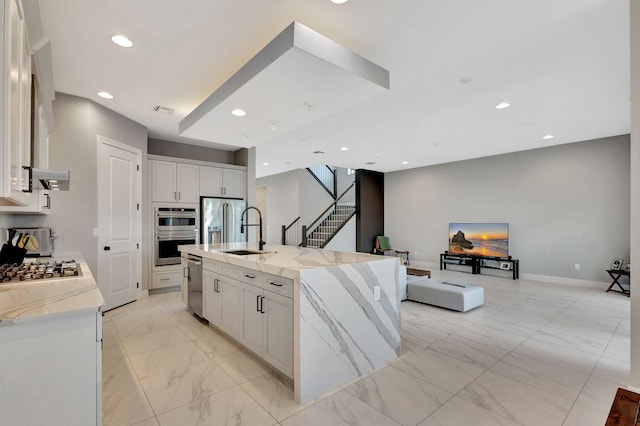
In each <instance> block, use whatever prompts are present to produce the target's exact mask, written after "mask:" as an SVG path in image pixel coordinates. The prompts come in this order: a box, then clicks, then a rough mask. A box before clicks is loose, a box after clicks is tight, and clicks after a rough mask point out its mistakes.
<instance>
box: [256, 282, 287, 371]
mask: <svg viewBox="0 0 640 426" xmlns="http://www.w3.org/2000/svg"><path fill="white" fill-rule="evenodd" d="M262 297H263V299H262V304H261V307H262V358H263V359H264V360H265V361H267V362H268V363H269V364H271V365H273V366H274V367H276V368H277V369H278V370H280V371H281V372H283V373H284V374H286V375H287V377H290V378H293V299H291V298H289V297H285V296H281V295H279V294H275V293H273V292H271V291H268V290H264V292H263V296H262Z"/></svg>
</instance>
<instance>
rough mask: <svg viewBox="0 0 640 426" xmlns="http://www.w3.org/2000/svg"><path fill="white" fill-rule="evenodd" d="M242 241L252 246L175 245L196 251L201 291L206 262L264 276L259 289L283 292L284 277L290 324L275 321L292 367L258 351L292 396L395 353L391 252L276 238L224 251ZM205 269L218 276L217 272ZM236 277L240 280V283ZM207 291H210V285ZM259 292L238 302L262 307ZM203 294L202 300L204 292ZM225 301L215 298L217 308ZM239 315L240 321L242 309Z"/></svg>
mask: <svg viewBox="0 0 640 426" xmlns="http://www.w3.org/2000/svg"><path fill="white" fill-rule="evenodd" d="M245 248H247V249H249V250H256V247H254V246H253V245H250V244H249V245H247V244H245V243H231V244H215V245H188V246H180V250H181V252H182V253H183V256H184V255H186V254H192V255H196V256H201V257H202V258H203V264H204V269H205V272H204V273H205V285H204V290H203V292H207V288H208V287H207V279H206V274H207V273H208V272H207V269H208V268H212V267H219V268H225V267H226V268H228V269H227V270H229V271H232V270H233V268H237V269H238V270H239V271H244V272H243V274H244V275H245V276H249V277H250V278H252V279H253V278H255V277H256V276H258V274H262V275H259V276H258V277H257V279H260V277H262V276H264V277H266V278H265V280H263V281H262V282H263V283H264V284H263V287H264V290H267V291H266V292H265V291H264V290H261V291H262V293H260V294H263V293H269V292H270V291H271V290H274V291H278V292H280V294H285V293H284V292H285V291H286V289H287V285H289V284H287V283H291V284H292V285H291V287H292V288H291V292H290V293H289V294H290V296H291V297H292V299H293V306H292V314H291V316H292V318H291V321H292V322H293V327H292V331H291V328H288V329H287V327H282V331H281V333H291V332H292V333H293V336H291V341H292V350H293V354H291V357H292V368H291V370H290V371H287V370H286V365H285V366H284V367H278V365H280V364H278V363H275V362H271V361H269V358H268V357H267V356H266V355H264V356H262V358H263V359H265V361H266V362H268V363H270V364H272V365H274V366H276V369H278V370H280V371H281V372H284V373H285V375H287V376H289V377H290V378H291V379H292V380H293V386H294V395H295V399H296V401H297V402H298V403H300V404H303V403H305V402H307V401H310V400H312V399H314V398H316V397H318V396H320V395H322V394H324V393H326V392H328V391H330V390H332V389H334V388H336V387H338V386H341V385H343V384H345V383H348V382H350V381H352V380H354V379H356V378H358V377H360V376H362V375H365V374H367V373H368V372H370V371H371V370H373V369H376V368H379V367H381V366H383V365H385V364H386V363H388V362H390V361H392V360H394V359H395V358H397V357H398V355H399V354H400V286H401V285H403V284H404V281H405V278H404V277H405V271H404V267H403V266H402V265H401V262H400V259H399V258H395V257H385V256H375V255H370V254H363V253H346V252H337V251H331V250H318V249H310V248H301V247H295V246H276V245H268V246H265V248H264V251H263V252H262V253H260V254H249V255H235V254H228V253H225V251H229V250H238V249H245ZM211 270H215V269H211ZM252 271H255V273H253V272H252ZM221 273H222V274H224V273H225V272H221ZM234 273H235V272H234ZM211 276H212V277H214V278H215V277H223V278H224V275H211ZM240 278H242V277H240ZM257 279H256V280H257ZM213 281H214V284H213V286H214V287H213V288H215V290H213V291H215V292H217V293H220V292H219V291H217V290H219V287H220V285H221V284H223V282H224V279H223V280H222V281H220V280H219V279H217V278H215V279H213ZM236 281H237V280H236ZM238 285H239V286H241V287H242V286H244V287H246V285H245V284H243V283H239V284H238ZM283 289H284V290H283ZM209 291H212V290H211V287H210V288H209ZM254 294H258V293H254ZM260 297H261V296H260V295H259V294H258V299H257V302H258V303H257V304H258V306H257V309H256V302H255V301H253V302H252V304H249V303H246V302H245V303H242V302H240V303H238V304H237V306H238V307H239V309H245V310H247V311H254V312H255V311H256V310H257V312H259V313H260V312H261V313H262V314H265V311H269V306H270V305H269V304H268V303H267V304H266V305H265V306H266V309H265V307H264V306H262V305H261V299H260ZM278 297H281V296H279V295H278ZM204 298H205V302H204V303H205V304H207V303H208V302H207V296H206V295H205V296H204ZM247 300H250V301H251V299H247ZM253 300H255V299H253ZM262 300H265V298H264V297H262ZM268 300H269V299H268V295H267V301H268ZM228 305H229V304H227V305H221V309H224V308H225V306H228ZM232 305H233V306H236V305H234V304H232ZM206 312H207V311H206V309H205V313H206ZM249 315H252V314H251V313H249ZM241 318H245V319H244V321H247V319H246V318H247V316H246V315H242V316H241ZM285 318H286V317H285ZM241 321H242V319H241ZM221 328H222V330H223V331H225V332H227V329H225V328H224V327H221ZM239 328H240V329H241V330H240V331H241V334H242V330H244V329H246V328H247V327H246V325H244V324H241V325H240V327H239ZM265 330H266V328H265ZM288 330H289V331H288ZM227 334H229V333H228V332H227ZM278 334H279V333H277V332H273V333H271V334H270V336H273V337H269V339H275V340H277V341H278V343H280V342H286V341H287V337H288V336H282V335H278ZM231 337H234V339H236V340H239V342H240V343H241V344H243V345H244V346H245V347H247V348H248V349H250V350H252V351H253V352H254V353H256V354H258V356H260V353H259V351H257V350H256V349H254V348H253V347H252V346H251V344H246V343H245V341H246V339H244V340H243V337H241V338H240V339H238V338H237V337H235V336H233V335H232V336H231ZM265 346H266V348H265V349H263V351H265V352H266V351H267V349H268V342H267V344H265ZM274 350H275V351H277V350H278V348H274ZM276 358H277V357H276ZM284 364H286V362H285V363H284Z"/></svg>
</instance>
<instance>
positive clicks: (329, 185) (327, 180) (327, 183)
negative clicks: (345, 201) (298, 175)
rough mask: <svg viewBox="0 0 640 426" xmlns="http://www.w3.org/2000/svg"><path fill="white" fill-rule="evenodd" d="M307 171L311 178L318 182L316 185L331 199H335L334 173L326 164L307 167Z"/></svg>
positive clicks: (335, 184) (335, 182)
mask: <svg viewBox="0 0 640 426" xmlns="http://www.w3.org/2000/svg"><path fill="white" fill-rule="evenodd" d="M307 171H308V172H309V173H311V176H313V177H314V178H315V180H317V181H318V183H319V184H320V185H321V186H322V187H323V188H324V189H325V191H327V192H328V193H329V195H331V198H333V199H334V200H335V199H336V193H337V192H338V188H337V179H336V171H335V170H333V169H332V168H331V167H329V166H328V165H326V164H315V165H313V166H311V167H307Z"/></svg>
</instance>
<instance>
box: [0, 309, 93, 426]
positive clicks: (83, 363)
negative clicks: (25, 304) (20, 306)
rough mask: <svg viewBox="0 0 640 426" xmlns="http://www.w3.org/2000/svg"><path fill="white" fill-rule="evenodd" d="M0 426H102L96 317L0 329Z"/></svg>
mask: <svg viewBox="0 0 640 426" xmlns="http://www.w3.org/2000/svg"><path fill="white" fill-rule="evenodd" d="M0 348H2V349H1V350H0V378H1V380H0V395H2V398H0V424H2V425H83V426H85V425H102V312H100V311H99V310H97V309H96V310H95V311H93V312H82V313H77V314H74V315H68V316H64V315H58V316H55V315H53V316H52V317H51V318H49V319H47V320H42V321H32V322H29V321H24V322H21V323H15V324H12V325H7V326H5V327H0Z"/></svg>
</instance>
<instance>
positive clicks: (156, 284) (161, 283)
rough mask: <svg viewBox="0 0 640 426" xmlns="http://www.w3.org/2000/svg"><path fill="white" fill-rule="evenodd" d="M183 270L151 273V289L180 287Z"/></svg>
mask: <svg viewBox="0 0 640 426" xmlns="http://www.w3.org/2000/svg"><path fill="white" fill-rule="evenodd" d="M183 275H184V274H183V269H182V268H181V269H175V270H172V271H162V272H153V273H152V274H151V287H150V288H152V289H155V288H165V287H175V286H179V285H180V286H181V285H182V278H183Z"/></svg>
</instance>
